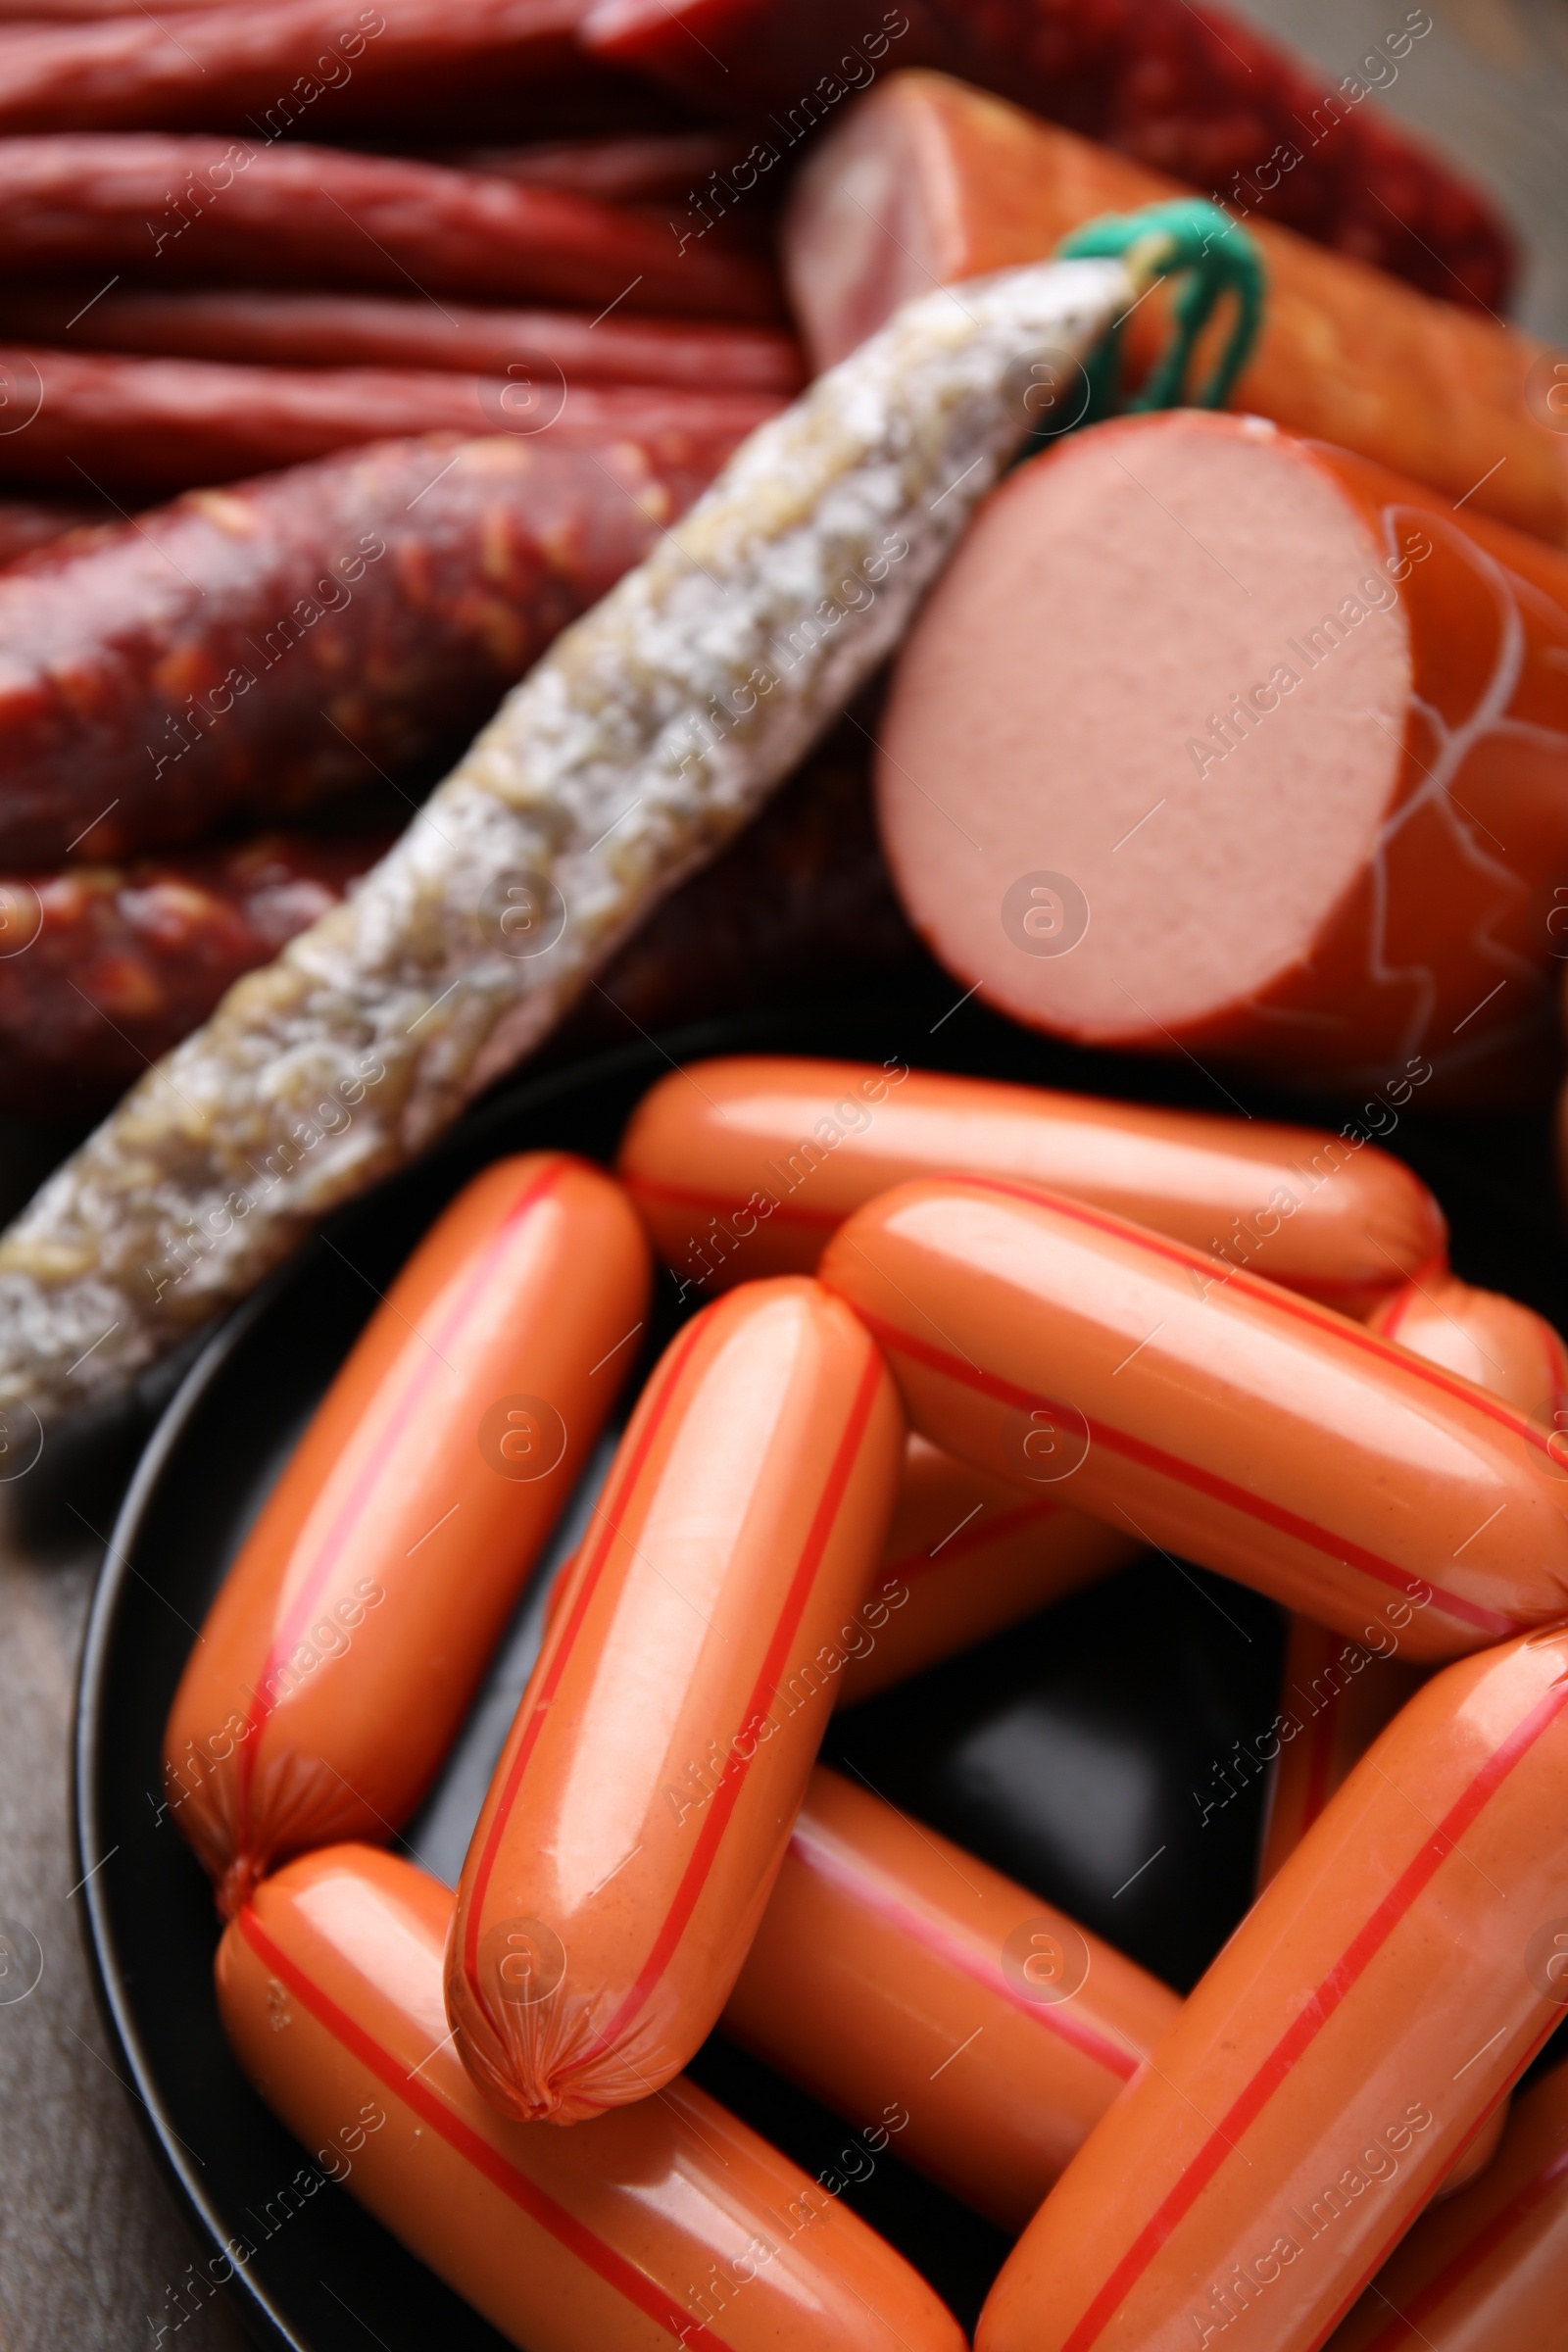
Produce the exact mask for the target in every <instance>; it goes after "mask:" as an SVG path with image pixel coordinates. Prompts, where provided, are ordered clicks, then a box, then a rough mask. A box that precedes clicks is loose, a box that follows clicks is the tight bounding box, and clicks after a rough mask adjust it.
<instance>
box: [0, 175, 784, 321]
mask: <svg viewBox="0 0 1568 2352" xmlns="http://www.w3.org/2000/svg"><path fill="white" fill-rule="evenodd" d="M100 269H101V270H103V272H104V273H105V274H107V273H108V272H110V271H113V270H135V271H138V272H141V273H143V274H147V273H150V272H152V271H153V270H156V271H157V274H158V280H159V282H160V283H162V282H163V281H164V280H165V279H167V278H169V277H171V276H177V277H182V278H185V279H187V280H188V279H190V278H193V277H194V278H198V279H201V280H203V281H205V282H206V283H208V284H212V283H214V282H221V281H222V280H223V279H224V278H233V279H235V280H248V281H251V282H254V283H256V284H260V285H277V284H281V285H287V286H302V285H316V286H335V285H341V286H384V287H386V288H389V289H390V291H391V292H393V293H395V294H406V293H407V292H408V291H409V281H410V279H411V278H412V279H413V281H414V283H415V285H416V286H417V287H419V288H421V289H422V290H423V291H424V292H425V293H427V294H461V295H466V297H467V298H468V299H469V300H471V301H476V302H517V301H528V302H532V301H538V300H543V301H546V302H564V303H577V304H581V305H582V306H583V307H584V308H585V309H591V310H598V309H600V308H601V307H602V306H604V305H606V304H609V303H614V304H615V305H616V306H617V308H618V307H622V306H623V307H624V308H625V309H627V310H631V311H660V312H666V313H673V314H675V315H676V316H682V315H687V314H689V315H691V316H692V317H696V318H704V317H707V318H719V319H763V320H768V321H771V320H773V319H776V318H777V317H778V315H779V297H778V292H777V280H776V278H775V277H774V275H773V272H772V270H771V269H770V268H769V267H768V265H767V264H766V263H764V262H762V261H760V260H758V259H755V258H754V257H752V256H751V255H748V254H737V253H729V252H724V251H720V250H719V249H718V248H717V247H715V246H711V247H709V248H707V249H706V250H698V249H692V250H690V251H688V252H686V253H681V252H679V251H678V249H677V247H676V244H675V240H674V238H673V237H672V236H671V235H670V233H669V230H668V228H667V227H665V226H664V225H663V223H662V222H658V221H649V220H646V219H645V218H644V217H643V216H642V215H641V214H639V213H633V212H630V211H626V210H621V209H618V208H617V207H615V206H614V205H609V204H600V203H596V202H595V201H594V200H593V199H592V198H591V197H587V196H573V195H567V194H565V193H564V192H563V191H561V190H559V189H556V188H538V187H529V186H526V185H524V184H523V183H521V182H520V181H516V180H510V179H490V178H486V177H484V176H483V175H482V174H481V173H479V172H453V171H449V170H447V169H446V167H445V166H443V165H440V164H421V163H413V162H410V161H409V160H408V159H407V158H405V157H396V156H384V155H354V154H348V153H346V152H342V151H340V150H338V149H336V148H332V147H309V146H306V145H305V144H304V143H303V142H301V141H296V140H293V139H289V140H286V141H279V142H277V143H275V144H273V145H270V146H267V145H262V144H259V143H257V142H255V141H252V140H247V139H233V140H227V139H222V138H212V137H208V136H192V137H189V138H180V137H177V136H174V135H172V134H168V135H166V134H162V133H159V132H156V131H145V132H135V131H127V132H123V133H122V132H114V131H103V132H96V131H82V132H79V133H76V134H65V135H62V136H59V137H54V138H50V137H43V138H13V139H0V270H3V272H4V274H5V275H6V276H7V277H25V278H44V279H46V280H47V279H51V278H54V277H57V276H59V275H61V274H71V275H76V274H80V273H84V272H86V271H89V270H100Z"/></svg>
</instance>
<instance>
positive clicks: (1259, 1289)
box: [961, 1176, 1549, 1458]
mask: <svg viewBox="0 0 1568 2352" xmlns="http://www.w3.org/2000/svg"><path fill="white" fill-rule="evenodd" d="M961 1181H962V1182H963V1183H964V1184H968V1185H973V1186H974V1187H975V1189H976V1190H977V1191H979V1192H984V1193H1001V1194H1004V1195H1005V1196H1006V1197H1007V1198H1008V1199H1010V1200H1014V1201H1027V1202H1028V1203H1029V1205H1030V1206H1031V1207H1033V1208H1050V1209H1054V1210H1055V1211H1056V1212H1057V1213H1058V1214H1059V1215H1061V1216H1065V1217H1072V1218H1074V1219H1075V1220H1076V1221H1077V1222H1078V1223H1079V1224H1080V1225H1088V1226H1091V1227H1093V1228H1094V1230H1095V1231H1096V1232H1097V1233H1108V1234H1110V1235H1111V1236H1113V1238H1114V1239H1116V1240H1118V1241H1131V1242H1137V1243H1138V1244H1139V1245H1140V1247H1141V1248H1143V1249H1145V1250H1151V1251H1152V1253H1153V1255H1154V1256H1156V1257H1164V1258H1168V1259H1169V1260H1170V1262H1171V1263H1172V1265H1177V1266H1186V1267H1188V1268H1189V1269H1194V1268H1196V1269H1197V1270H1198V1271H1199V1272H1203V1271H1205V1270H1208V1271H1211V1270H1212V1269H1213V1268H1214V1267H1215V1266H1217V1265H1225V1260H1223V1259H1222V1258H1216V1257H1213V1256H1211V1255H1210V1254H1209V1252H1208V1251H1207V1250H1193V1249H1189V1248H1188V1246H1187V1244H1186V1243H1185V1242H1173V1241H1170V1240H1168V1239H1167V1238H1166V1236H1165V1235H1164V1234H1159V1233H1152V1232H1151V1231H1150V1230H1149V1229H1148V1228H1147V1227H1146V1226H1143V1225H1134V1224H1132V1223H1130V1222H1129V1221H1128V1220H1127V1219H1126V1218H1125V1217H1115V1216H1111V1215H1109V1214H1108V1213H1107V1212H1105V1211H1103V1210H1101V1209H1096V1208H1090V1207H1089V1206H1088V1205H1087V1204H1086V1203H1085V1202H1084V1201H1073V1200H1069V1199H1068V1198H1067V1196H1066V1195H1065V1194H1062V1193H1053V1192H1048V1191H1047V1190H1046V1188H1044V1187H1041V1188H1040V1189H1039V1190H1037V1191H1033V1192H1032V1191H1031V1190H1030V1189H1029V1187H1028V1186H1027V1185H1021V1184H1009V1183H1008V1182H1007V1180H1006V1179H1005V1177H1001V1176H965V1177H963V1178H962V1179H961ZM1225 1279H1226V1281H1227V1282H1228V1283H1229V1282H1239V1283H1240V1284H1241V1285H1242V1288H1243V1290H1244V1291H1245V1292H1246V1293H1247V1294H1248V1295H1249V1296H1250V1297H1251V1298H1254V1299H1258V1300H1259V1302H1260V1303H1261V1304H1263V1305H1265V1306H1274V1307H1277V1308H1278V1309H1279V1311H1280V1312H1281V1313H1282V1314H1287V1315H1294V1316H1295V1317H1296V1319H1297V1321H1298V1322H1299V1323H1306V1324H1309V1325H1310V1326H1311V1328H1312V1329H1313V1330H1314V1331H1324V1332H1327V1333H1328V1334H1329V1335H1330V1336H1331V1337H1332V1338H1334V1339H1337V1340H1341V1341H1343V1342H1346V1343H1347V1344H1348V1345H1349V1346H1351V1347H1355V1348H1360V1349H1361V1351H1362V1352H1363V1354H1366V1355H1370V1356H1372V1357H1374V1358H1375V1360H1376V1361H1377V1362H1379V1363H1383V1364H1387V1365H1389V1366H1390V1367H1391V1368H1392V1369H1393V1370H1395V1371H1397V1372H1402V1373H1404V1374H1405V1375H1406V1377H1408V1378H1410V1379H1414V1380H1421V1381H1425V1382H1426V1384H1427V1386H1428V1387H1429V1388H1434V1389H1441V1391H1442V1392H1443V1394H1444V1396H1445V1397H1455V1398H1456V1399H1457V1400H1458V1402H1459V1403H1460V1404H1467V1405H1469V1406H1470V1407H1471V1408H1472V1410H1473V1411H1475V1412H1479V1413H1485V1414H1486V1415H1487V1417H1488V1418H1489V1419H1490V1420H1493V1421H1495V1422H1497V1423H1499V1424H1500V1426H1501V1427H1502V1428H1504V1429H1505V1430H1507V1431H1508V1432H1509V1434H1510V1436H1512V1437H1516V1438H1522V1439H1523V1440H1524V1442H1525V1443H1526V1444H1527V1445H1529V1446H1534V1447H1535V1449H1536V1451H1537V1452H1538V1453H1547V1452H1548V1448H1547V1446H1546V1441H1545V1439H1544V1438H1543V1437H1542V1436H1541V1435H1540V1434H1539V1432H1538V1431H1536V1430H1535V1429H1533V1428H1532V1427H1531V1425H1530V1423H1529V1422H1528V1421H1526V1420H1524V1419H1523V1418H1522V1417H1521V1416H1520V1415H1519V1414H1518V1413H1516V1412H1514V1411H1512V1410H1511V1409H1510V1407H1509V1406H1508V1405H1506V1404H1504V1403H1503V1402H1502V1401H1501V1399H1500V1398H1498V1397H1494V1396H1492V1395H1491V1394H1490V1393H1489V1392H1488V1391H1486V1390H1485V1389H1478V1388H1476V1387H1475V1386H1474V1385H1473V1384H1472V1383H1471V1382H1468V1381H1463V1380H1460V1379H1458V1378H1457V1377H1456V1376H1455V1375H1454V1374H1453V1373H1451V1372H1445V1371H1444V1370H1443V1369H1442V1367H1441V1365H1438V1364H1433V1363H1429V1362H1428V1361H1427V1358H1426V1357H1425V1356H1423V1355H1414V1354H1412V1353H1411V1352H1410V1350H1409V1349H1408V1348H1400V1347H1398V1346H1397V1345H1396V1344H1395V1343H1394V1342H1392V1341H1389V1340H1385V1339H1384V1338H1382V1337H1381V1336H1380V1334H1379V1333H1377V1332H1375V1331H1368V1330H1367V1328H1366V1326H1365V1324H1364V1323H1352V1322H1351V1321H1350V1320H1349V1318H1348V1316H1339V1315H1335V1319H1334V1320H1333V1321H1332V1322H1330V1321H1329V1320H1328V1317H1327V1316H1326V1315H1325V1314H1324V1313H1323V1312H1321V1311H1320V1310H1319V1309H1317V1308H1315V1307H1314V1305H1313V1303H1312V1301H1311V1299H1303V1298H1302V1297H1301V1296H1300V1294H1299V1292H1297V1291H1288V1290H1286V1289H1284V1288H1283V1286H1282V1285H1281V1284H1279V1283H1276V1282H1268V1281H1266V1280H1265V1279H1264V1277H1263V1276H1262V1275H1261V1274H1250V1273H1248V1272H1247V1271H1246V1269H1245V1268H1244V1267H1241V1266H1230V1265H1225ZM1328 1311H1329V1314H1331V1315H1333V1314H1334V1309H1333V1308H1332V1307H1331V1308H1330V1309H1329V1310H1328ZM1548 1458H1549V1457H1548Z"/></svg>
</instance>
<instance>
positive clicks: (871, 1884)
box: [790, 1822, 1143, 2082]
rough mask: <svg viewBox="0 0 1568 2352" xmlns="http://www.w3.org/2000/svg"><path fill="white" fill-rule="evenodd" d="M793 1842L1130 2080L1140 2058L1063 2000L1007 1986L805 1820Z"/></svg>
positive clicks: (884, 1912)
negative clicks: (1038, 1997)
mask: <svg viewBox="0 0 1568 2352" xmlns="http://www.w3.org/2000/svg"><path fill="white" fill-rule="evenodd" d="M790 1843H791V1845H792V1846H793V1847H794V1848H795V1850H796V1852H797V1853H798V1854H799V1855H800V1857H801V1860H802V1862H803V1863H804V1864H805V1865H806V1868H807V1869H808V1870H813V1871H815V1872H816V1873H817V1875H818V1876H819V1877H821V1878H824V1879H830V1880H832V1881H833V1882H834V1883H835V1884H836V1885H838V1886H840V1887H844V1888H846V1889H847V1890H848V1892H849V1893H850V1894H851V1895H852V1896H853V1897H854V1899H855V1900H856V1901H857V1902H858V1903H860V1904H862V1905H863V1906H864V1907H865V1909H866V1910H868V1911H874V1912H875V1913H876V1915H877V1917H878V1918H879V1919H885V1920H886V1921H887V1922H888V1923H889V1925H890V1926H892V1927H896V1928H899V1929H901V1930H902V1931H903V1933H904V1934H905V1935H907V1936H908V1937H909V1938H910V1939H911V1941H913V1942H915V1943H917V1944H919V1945H920V1947H921V1948H922V1950H924V1951H928V1952H934V1953H935V1954H936V1955H937V1957H938V1958H939V1959H941V1960H945V1961H946V1962H947V1964H948V1966H949V1967H950V1968H953V1969H956V1971H957V1972H958V1974H959V1975H960V1976H965V1977H968V1978H969V1979H970V1981H971V1982H972V1983H973V1984H976V1985H983V1986H984V1987H985V1989H986V1991H987V1992H990V1993H999V1994H1000V1995H1001V1997H1002V1998H1003V1999H1004V2000H1005V2002H1006V2003H1007V2005H1008V2007H1009V2008H1011V2009H1016V2010H1017V2011H1018V2013H1019V2015H1020V2016H1023V2017H1027V2018H1029V2019H1030V2020H1031V2021H1032V2022H1033V2023H1034V2024H1035V2025H1037V2026H1039V2027H1041V2028H1042V2029H1043V2031H1044V2032H1046V2033H1047V2034H1055V2035H1056V2036H1057V2038H1058V2039H1059V2040H1061V2041H1066V2042H1070V2043H1071V2044H1072V2047H1073V2048H1074V2049H1075V2050H1079V2051H1081V2052H1082V2053H1083V2055H1084V2056H1085V2057H1086V2058H1091V2059H1093V2060H1094V2062H1095V2064H1096V2065H1097V2066H1102V2067H1103V2068H1104V2070H1105V2072H1106V2073H1107V2074H1110V2075H1114V2076H1115V2077H1116V2079H1117V2081H1118V2082H1131V2081H1132V2079H1133V2077H1134V2075H1136V2074H1137V2072H1138V2069H1139V2067H1140V2066H1141V2065H1142V2063H1143V2060H1142V2058H1141V2057H1139V2056H1136V2055H1135V2054H1134V2053H1133V2052H1132V2051H1131V2050H1128V2049H1126V2048H1124V2047H1123V2046H1122V2045H1121V2044H1120V2043H1119V2042H1115V2041H1112V2040H1111V2038H1110V2036H1109V2035H1108V2034H1102V2033H1101V2032H1100V2030H1099V2029H1098V2027H1095V2026H1092V2025H1090V2024H1089V2023H1088V2022H1087V2021H1086V2020H1085V2019H1084V2018H1081V2017H1076V2016H1074V2015H1073V2014H1072V2012H1071V2011H1070V2010H1069V2009H1068V2008H1067V2006H1066V2005H1065V2004H1064V2003H1058V2002H1054V2001H1031V2000H1028V1999H1026V1998H1025V1997H1024V1995H1023V1994H1022V1993H1020V1992H1019V1991H1018V1990H1017V1989H1016V1987H1015V1986H1014V1985H1010V1984H1009V1983H1008V1981H1007V1979H1006V1977H1005V1975H1004V1974H1003V1971H1002V1969H1001V1968H1000V1967H999V1965H998V1963H997V1960H996V1957H995V1955H994V1954H992V1953H991V1952H989V1951H976V1950H975V1948H974V1946H973V1945H972V1944H971V1943H969V1942H968V1941H967V1939H966V1938H964V1937H963V1936H956V1935H953V1934H951V1933H949V1932H947V1931H946V1930H945V1929H944V1928H943V1927H942V1925H941V1923H940V1922H939V1921H937V1920H934V1919H932V1918H931V1917H930V1916H929V1914H928V1913H926V1912H925V1911H922V1910H921V1909H919V1908H918V1907H917V1906H916V1905H915V1904H913V1903H910V1902H908V1901H907V1900H906V1898H905V1897H904V1896H903V1895H902V1894H901V1893H900V1892H899V1890H898V1888H897V1887H896V1886H895V1885H894V1884H893V1883H892V1882H890V1881H889V1880H888V1879H887V1878H886V1877H885V1876H884V1875H883V1873H882V1872H880V1871H878V1870H875V1869H873V1868H872V1867H870V1866H869V1865H867V1864H866V1863H865V1862H864V1861H863V1860H862V1859H861V1857H860V1856H859V1855H858V1854H857V1853H855V1852H853V1851H850V1852H845V1851H844V1850H843V1849H842V1848H840V1847H838V1846H837V1845H835V1844H834V1843H832V1842H831V1841H830V1840H828V1839H826V1838H818V1837H817V1836H815V1835H814V1834H813V1832H812V1830H811V1828H810V1826H809V1824H806V1825H803V1824H801V1823H799V1822H797V1824H796V1826H795V1831H794V1835H793V1836H792V1837H791V1838H790Z"/></svg>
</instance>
